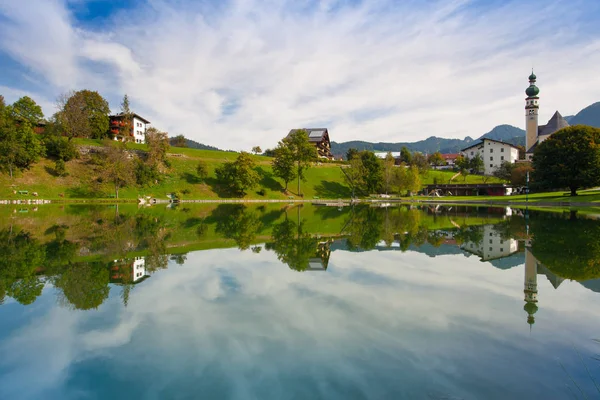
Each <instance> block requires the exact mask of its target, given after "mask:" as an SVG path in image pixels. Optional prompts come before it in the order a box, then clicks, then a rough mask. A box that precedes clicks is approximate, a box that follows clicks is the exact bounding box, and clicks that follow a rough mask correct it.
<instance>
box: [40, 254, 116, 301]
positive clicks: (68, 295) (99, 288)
mask: <svg viewBox="0 0 600 400" xmlns="http://www.w3.org/2000/svg"><path fill="white" fill-rule="evenodd" d="M52 283H53V284H54V286H55V287H56V288H58V289H60V290H61V291H62V296H63V297H62V301H61V303H62V304H63V305H68V304H70V305H72V306H73V307H74V308H76V309H79V310H90V309H93V308H98V307H99V306H100V304H102V302H103V301H104V300H106V299H107V298H108V293H109V291H110V288H109V286H108V283H109V273H108V268H106V265H105V264H103V263H99V262H90V263H77V264H71V265H69V266H68V267H67V268H65V269H64V270H63V271H62V273H61V274H60V275H58V276H56V277H54V278H53V279H52ZM65 300H66V301H65Z"/></svg>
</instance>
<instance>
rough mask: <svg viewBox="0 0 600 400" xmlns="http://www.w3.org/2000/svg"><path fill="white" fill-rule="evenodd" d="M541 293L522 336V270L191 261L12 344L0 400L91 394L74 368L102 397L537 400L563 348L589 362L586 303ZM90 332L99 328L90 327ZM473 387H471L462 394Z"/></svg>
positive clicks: (543, 289) (197, 257) (438, 262)
mask: <svg viewBox="0 0 600 400" xmlns="http://www.w3.org/2000/svg"><path fill="white" fill-rule="evenodd" d="M540 281H541V282H540V285H539V292H540V311H539V312H538V314H537V315H536V317H537V320H538V322H537V323H536V325H535V326H534V332H533V334H532V336H528V335H529V328H528V326H527V324H526V322H525V318H526V314H525V313H524V312H523V311H522V307H523V306H522V304H523V299H522V298H523V270H522V268H513V269H511V270H508V271H501V270H498V269H495V268H493V267H492V266H491V265H489V264H487V263H482V262H479V260H477V259H474V258H465V257H463V256H462V255H460V256H442V257H436V258H430V257H428V256H426V255H424V254H419V253H416V252H407V253H399V252H365V253H350V252H345V251H335V252H333V253H332V255H331V259H330V265H329V268H328V270H327V272H325V273H323V272H319V273H310V272H304V273H298V272H295V271H291V270H289V269H288V268H287V267H286V266H285V265H283V264H281V263H279V262H278V261H277V260H276V259H275V255H274V254H273V253H272V252H261V253H260V254H249V253H248V252H239V251H237V250H211V251H203V252H196V253H192V254H189V255H188V260H187V262H186V265H185V266H184V267H179V266H175V265H173V266H171V268H170V269H169V270H167V271H160V272H158V273H156V274H155V275H154V276H153V277H152V278H150V279H148V280H146V281H145V282H144V283H143V284H141V285H138V286H136V287H135V289H134V291H133V292H132V295H131V299H130V301H129V305H128V307H127V308H122V307H121V306H119V305H118V303H117V302H116V301H114V300H115V299H114V298H113V299H111V300H110V301H108V302H107V303H105V304H104V305H103V306H102V307H101V308H100V309H99V310H98V311H95V312H70V311H67V310H63V309H60V308H58V307H53V308H51V309H49V310H48V311H47V313H46V315H44V316H43V317H41V318H38V319H35V320H33V321H32V322H30V323H29V324H28V325H26V326H25V327H23V328H22V329H20V330H16V331H14V332H12V333H11V335H10V336H9V337H8V338H7V339H6V340H5V341H4V344H3V345H2V350H3V353H4V354H8V355H9V357H7V358H5V359H4V361H0V365H2V367H3V368H7V369H9V370H10V371H11V373H10V374H9V375H5V377H3V378H0V383H1V384H2V388H0V395H10V394H14V393H16V392H15V391H14V390H16V389H17V388H19V389H20V388H23V387H25V388H26V389H27V390H25V391H24V392H19V395H20V397H22V398H39V397H40V396H41V394H42V393H56V397H57V398H59V397H67V396H68V394H72V393H75V392H77V393H79V391H80V390H86V389H89V387H81V388H79V387H78V386H77V385H82V386H85V384H84V383H79V381H77V379H74V378H73V379H70V377H71V376H74V374H75V372H76V371H81V370H86V368H88V369H89V368H91V369H94V368H95V369H103V368H110V369H112V370H114V371H119V373H118V374H108V372H105V373H106V374H108V375H107V376H110V377H111V379H112V381H111V384H113V383H114V385H112V388H111V387H103V388H99V387H94V390H102V391H104V392H102V393H103V395H104V396H105V397H108V396H111V395H115V393H112V392H110V391H111V390H117V389H116V388H118V387H120V386H119V385H120V384H123V385H124V384H125V383H127V384H129V385H131V384H135V382H138V381H139V379H140V376H143V377H144V385H147V387H143V388H140V389H139V390H142V393H143V394H144V396H146V397H148V398H152V397H151V396H152V395H151V393H154V396H155V398H161V396H160V393H163V394H164V393H167V392H170V391H175V390H179V391H183V392H185V391H186V390H188V389H189V388H191V387H194V388H198V390H199V392H198V393H209V394H210V396H213V397H218V398H223V397H226V398H236V399H237V398H240V399H241V398H252V396H256V398H265V397H268V398H289V397H290V394H291V393H292V392H293V393H295V394H296V395H297V396H298V397H299V398H319V397H323V398H325V397H326V398H340V399H342V398H343V399H346V398H361V396H360V394H363V395H364V397H366V396H367V394H369V396H370V397H371V398H389V397H390V393H388V392H386V390H387V389H388V388H393V389H394V390H395V391H400V392H402V393H404V395H405V396H406V397H415V396H422V394H423V390H425V389H424V388H428V389H429V388H431V390H432V392H431V393H435V394H436V395H439V396H441V395H442V394H445V395H454V396H459V395H460V396H462V397H464V398H469V397H474V398H477V397H480V396H481V395H482V393H483V392H482V391H478V389H477V388H478V387H480V388H483V387H486V385H487V387H498V388H497V390H498V392H497V393H498V395H499V396H500V395H506V394H508V393H510V390H515V389H516V388H519V389H522V390H525V389H526V387H525V386H520V385H524V384H523V381H521V380H520V378H519V380H517V378H516V377H517V376H520V377H522V378H523V379H525V378H526V379H529V380H530V381H531V380H539V381H545V384H546V385H547V387H546V388H544V387H543V386H542V387H541V389H540V388H538V389H539V390H542V392H543V391H544V390H550V386H552V385H553V384H554V383H553V381H552V380H551V379H549V377H550V376H552V375H556V374H560V373H561V371H560V369H559V368H558V367H557V365H556V363H554V362H552V359H553V357H559V356H561V355H563V356H564V357H567V358H568V357H570V356H571V355H569V349H566V350H565V348H567V347H570V343H571V342H575V343H576V344H577V346H578V349H579V350H580V351H584V350H585V351H592V350H593V347H592V346H593V344H592V343H591V341H590V340H588V339H589V336H590V335H593V334H595V333H596V332H599V330H598V325H599V324H598V322H596V321H597V320H598V319H597V317H598V313H599V311H598V310H600V308H598V307H594V306H593V305H598V303H600V297H599V296H597V295H595V294H594V293H592V292H590V291H588V290H587V289H585V288H583V287H581V286H580V285H579V284H576V283H571V284H568V283H570V282H565V283H564V284H563V285H561V287H560V289H559V290H554V289H553V288H552V287H551V286H550V284H549V283H548V282H546V281H544V280H543V279H541V280H540ZM581 304H586V307H582V306H581ZM101 317H104V318H105V320H106V321H111V322H110V324H108V325H109V326H107V324H98V323H96V324H92V323H91V322H90V320H96V321H97V320H99V319H101ZM98 325H99V327H98ZM549 346H551V347H552V348H553V350H552V352H551V353H546V352H547V350H546V349H547V348H548V347H549ZM586 346H590V348H588V349H586V348H585V347H586ZM573 356H575V355H574V354H573ZM575 357H576V356H575ZM98 360H104V362H103V363H99V362H98ZM548 360H550V362H548ZM567 366H568V365H567ZM572 367H573V366H572ZM573 368H575V367H573ZM544 374H545V375H544ZM100 375H101V376H102V373H100ZM31 376H36V377H37V378H39V379H38V381H37V383H36V384H31V383H30V379H31ZM559 378H560V379H562V377H559ZM471 381H477V382H480V383H479V385H480V386H477V385H475V386H473V388H472V389H471V390H473V391H472V392H469V391H468V390H466V389H465V388H466V387H471V385H472V382H471ZM119 382H120V383H119ZM98 385H100V383H99V384H98ZM560 386H561V387H563V386H564V385H560ZM267 387H268V389H266V388H267ZM186 388H188V389H186ZM51 389H52V390H55V391H56V392H49V390H51ZM563 389H564V387H563ZM36 390H39V391H36ZM507 390H508V392H507ZM561 390H562V389H561ZM291 391H292V392H291ZM400 392H397V393H400ZM531 393H537V392H535V391H532V392H531ZM117 394H118V393H117ZM250 394H252V396H251V395H250ZM210 396H208V395H207V397H210ZM0 397H1V396H0ZM117 397H118V396H117ZM11 398H14V397H11ZM46 398H47V397H46ZM491 398H493V397H491Z"/></svg>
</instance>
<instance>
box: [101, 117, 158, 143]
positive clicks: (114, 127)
mask: <svg viewBox="0 0 600 400" xmlns="http://www.w3.org/2000/svg"><path fill="white" fill-rule="evenodd" d="M129 122H130V125H129V126H130V132H129V134H128V135H123V133H122V132H121V128H122V127H123V126H125V125H126V121H125V116H124V115H123V114H122V113H121V114H115V115H111V116H110V133H111V134H112V135H113V138H114V139H115V140H119V141H129V140H132V141H133V142H135V143H145V142H146V128H147V127H148V125H150V121H148V120H147V119H145V118H142V117H140V116H139V115H138V114H135V113H133V114H131V121H129Z"/></svg>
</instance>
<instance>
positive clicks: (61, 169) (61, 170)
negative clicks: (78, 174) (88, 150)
mask: <svg viewBox="0 0 600 400" xmlns="http://www.w3.org/2000/svg"><path fill="white" fill-rule="evenodd" d="M54 173H55V174H56V175H57V176H67V175H68V174H67V168H66V166H65V162H64V161H63V160H61V159H60V158H59V159H58V160H56V161H55V162H54Z"/></svg>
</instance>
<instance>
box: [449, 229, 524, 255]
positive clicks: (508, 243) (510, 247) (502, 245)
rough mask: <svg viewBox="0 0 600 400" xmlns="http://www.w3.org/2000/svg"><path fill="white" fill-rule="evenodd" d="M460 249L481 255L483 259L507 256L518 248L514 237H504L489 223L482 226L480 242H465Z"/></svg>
mask: <svg viewBox="0 0 600 400" xmlns="http://www.w3.org/2000/svg"><path fill="white" fill-rule="evenodd" d="M460 248H461V249H463V250H465V251H468V252H469V253H473V254H476V255H478V256H479V257H481V259H482V260H483V261H488V260H493V259H495V258H502V257H508V256H510V255H511V254H513V253H516V252H517V251H518V250H519V242H518V241H516V240H515V239H504V238H502V237H501V236H500V234H499V233H498V232H496V230H495V229H494V227H493V226H491V225H484V226H483V240H482V241H481V242H480V243H474V242H465V243H463V244H462V246H460Z"/></svg>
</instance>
